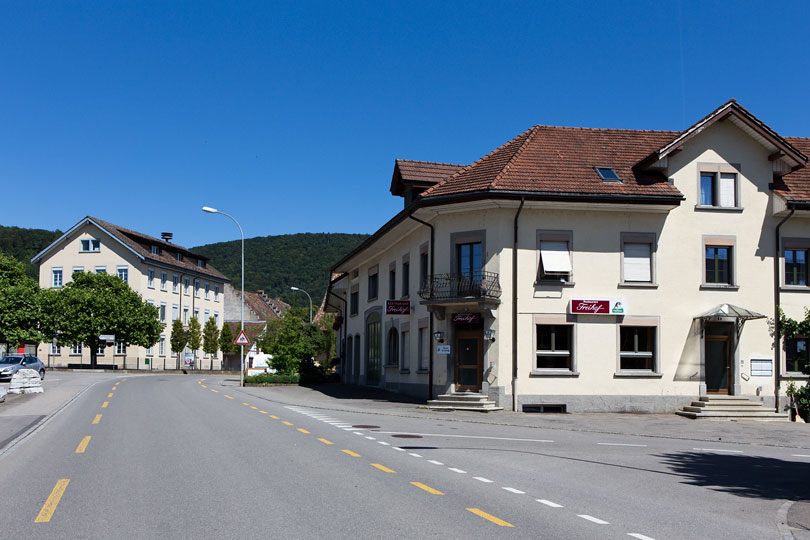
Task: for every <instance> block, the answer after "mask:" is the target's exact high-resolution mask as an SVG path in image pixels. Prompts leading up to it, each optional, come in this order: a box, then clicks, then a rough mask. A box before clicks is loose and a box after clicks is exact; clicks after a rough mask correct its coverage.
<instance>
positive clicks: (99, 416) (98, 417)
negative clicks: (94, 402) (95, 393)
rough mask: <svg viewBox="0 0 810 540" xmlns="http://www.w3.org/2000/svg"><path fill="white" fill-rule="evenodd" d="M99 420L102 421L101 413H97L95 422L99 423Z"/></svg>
mask: <svg viewBox="0 0 810 540" xmlns="http://www.w3.org/2000/svg"><path fill="white" fill-rule="evenodd" d="M99 422H101V415H100V414H97V415H96V417H95V418H93V424H94V425H95V424H98V423H99Z"/></svg>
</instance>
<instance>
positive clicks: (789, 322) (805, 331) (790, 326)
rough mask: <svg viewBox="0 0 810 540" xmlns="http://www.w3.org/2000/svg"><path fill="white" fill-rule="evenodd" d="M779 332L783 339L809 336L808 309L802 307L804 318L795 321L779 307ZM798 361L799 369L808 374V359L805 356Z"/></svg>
mask: <svg viewBox="0 0 810 540" xmlns="http://www.w3.org/2000/svg"><path fill="white" fill-rule="evenodd" d="M779 334H780V335H779V337H780V338H785V339H793V338H795V337H796V336H810V310H808V309H807V308H804V319H802V320H801V321H796V320H794V319H791V318H790V317H788V316H787V315H785V312H784V311H782V308H781V307H779ZM799 362H800V366H799V369H800V371H801V372H802V373H804V374H810V361H808V359H807V358H806V357H805V358H802V359H800V360H799ZM808 386H810V381H808Z"/></svg>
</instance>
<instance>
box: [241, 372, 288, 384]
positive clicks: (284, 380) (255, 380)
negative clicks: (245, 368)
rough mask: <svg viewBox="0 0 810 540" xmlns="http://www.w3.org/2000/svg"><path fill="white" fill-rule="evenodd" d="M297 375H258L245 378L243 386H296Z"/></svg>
mask: <svg viewBox="0 0 810 540" xmlns="http://www.w3.org/2000/svg"><path fill="white" fill-rule="evenodd" d="M298 382H299V377H298V374H297V373H296V374H293V375H286V374H281V373H260V374H258V375H249V376H247V377H245V384H298Z"/></svg>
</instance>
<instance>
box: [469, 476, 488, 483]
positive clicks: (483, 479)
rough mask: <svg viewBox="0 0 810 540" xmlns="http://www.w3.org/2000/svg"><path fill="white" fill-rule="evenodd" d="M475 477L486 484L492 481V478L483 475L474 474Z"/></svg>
mask: <svg viewBox="0 0 810 540" xmlns="http://www.w3.org/2000/svg"><path fill="white" fill-rule="evenodd" d="M473 478H475V479H476V480H478V481H479V482H483V483H485V484H491V483H492V480H490V479H488V478H484V477H483V476H473Z"/></svg>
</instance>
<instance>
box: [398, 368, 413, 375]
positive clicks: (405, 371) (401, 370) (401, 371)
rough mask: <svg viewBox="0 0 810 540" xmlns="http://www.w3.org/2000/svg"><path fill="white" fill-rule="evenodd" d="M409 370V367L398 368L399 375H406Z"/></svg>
mask: <svg viewBox="0 0 810 540" xmlns="http://www.w3.org/2000/svg"><path fill="white" fill-rule="evenodd" d="M410 372H411V370H410V369H400V370H399V374H400V375H408V374H409V373H410Z"/></svg>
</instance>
